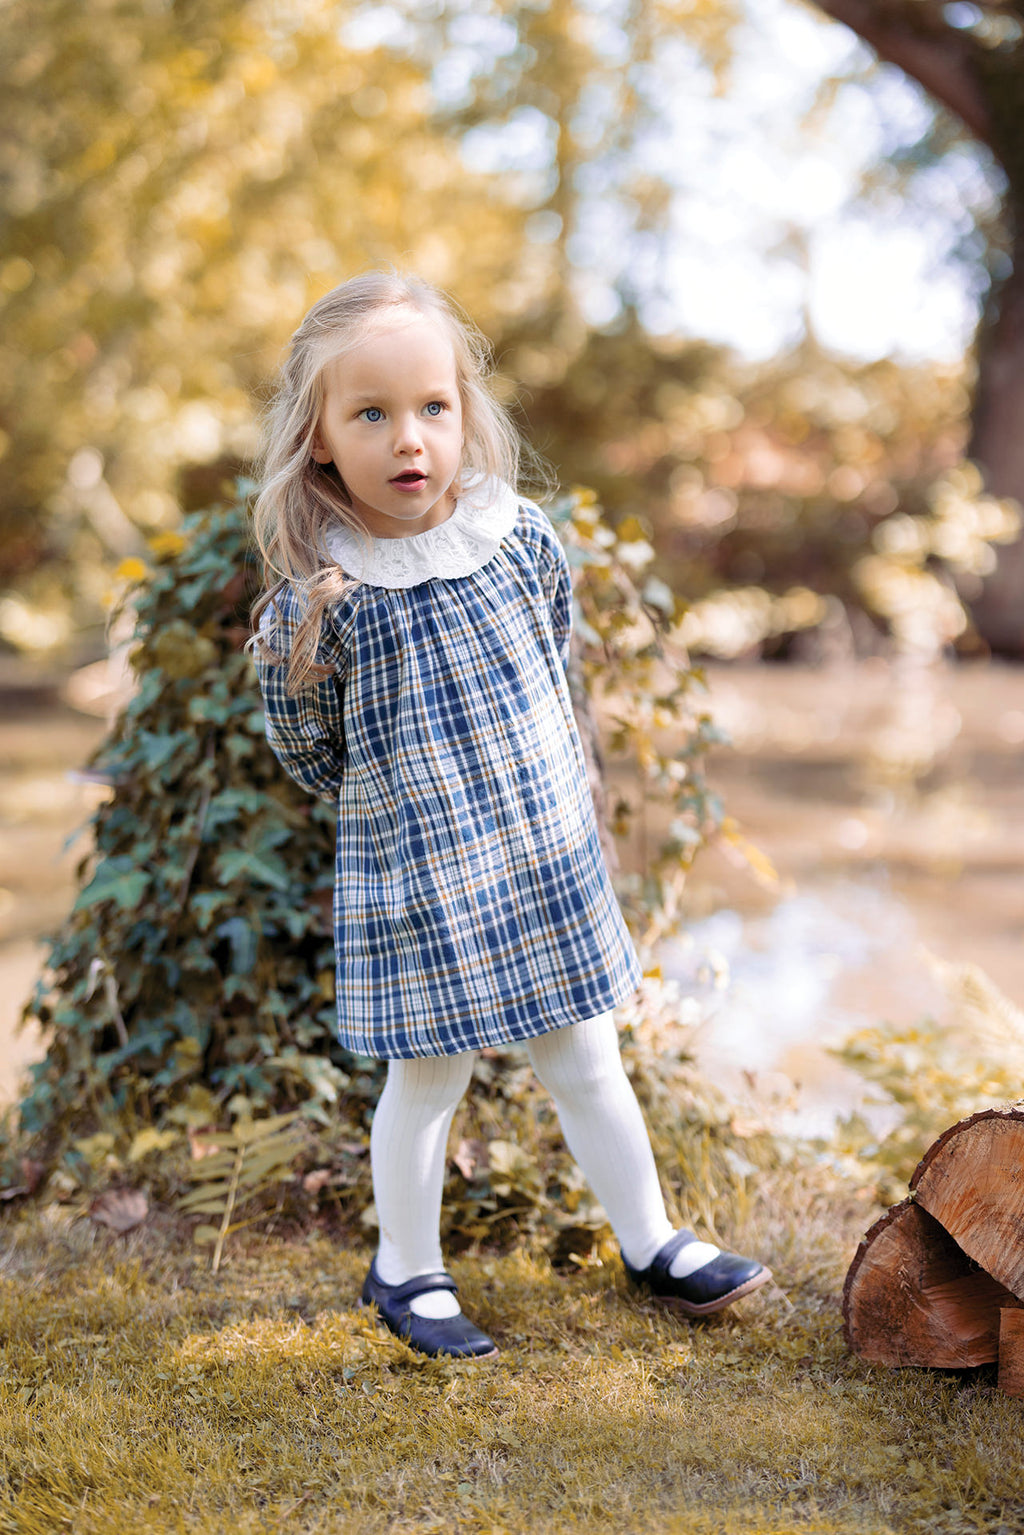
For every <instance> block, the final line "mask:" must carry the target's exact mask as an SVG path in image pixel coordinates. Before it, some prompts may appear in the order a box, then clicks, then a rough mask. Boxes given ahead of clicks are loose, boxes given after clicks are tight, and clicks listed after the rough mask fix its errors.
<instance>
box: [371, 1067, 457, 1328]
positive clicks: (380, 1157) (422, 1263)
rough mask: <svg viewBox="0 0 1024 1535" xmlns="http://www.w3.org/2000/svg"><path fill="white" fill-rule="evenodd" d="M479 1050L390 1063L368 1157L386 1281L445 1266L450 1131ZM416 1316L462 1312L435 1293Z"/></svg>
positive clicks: (419, 1304) (421, 1299)
mask: <svg viewBox="0 0 1024 1535" xmlns="http://www.w3.org/2000/svg"><path fill="white" fill-rule="evenodd" d="M475 1058H476V1056H475V1052H474V1051H472V1050H470V1051H467V1052H465V1053H464V1054H462V1055H442V1056H431V1057H430V1058H429V1059H426V1060H413V1061H390V1062H389V1063H388V1079H387V1082H386V1083H385V1085H384V1091H383V1092H382V1093H381V1096H380V1101H379V1103H378V1104H377V1109H376V1112H375V1113H374V1116H373V1128H372V1130H371V1132H370V1160H371V1163H372V1166H373V1194H374V1201H375V1203H376V1206H377V1220H378V1222H379V1225H380V1247H379V1249H378V1252H377V1260H376V1266H377V1273H378V1275H379V1277H380V1278H381V1279H382V1280H383V1282H384V1283H385V1284H387V1285H399V1284H404V1283H405V1281H406V1280H408V1279H413V1278H415V1277H416V1276H417V1275H419V1274H428V1273H435V1272H437V1271H438V1270H439V1269H443V1268H444V1260H443V1258H442V1256H441V1237H440V1222H441V1197H442V1194H443V1192H444V1168H445V1149H446V1147H447V1144H448V1131H449V1130H450V1129H451V1123H452V1118H453V1117H454V1114H455V1110H456V1108H457V1107H458V1104H459V1101H460V1099H461V1098H462V1095H463V1094H464V1093H465V1091H466V1088H467V1087H468V1086H469V1079H470V1077H471V1076H472V1073H473V1062H474V1060H475ZM411 1309H412V1311H413V1312H414V1313H415V1314H416V1315H417V1316H424V1317H445V1316H457V1315H458V1312H459V1303H458V1300H457V1299H456V1298H455V1296H454V1295H452V1294H451V1293H450V1292H447V1291H440V1290H436V1291H430V1292H427V1293H426V1294H424V1295H422V1296H417V1297H416V1298H415V1300H414V1301H413V1302H412V1303H411Z"/></svg>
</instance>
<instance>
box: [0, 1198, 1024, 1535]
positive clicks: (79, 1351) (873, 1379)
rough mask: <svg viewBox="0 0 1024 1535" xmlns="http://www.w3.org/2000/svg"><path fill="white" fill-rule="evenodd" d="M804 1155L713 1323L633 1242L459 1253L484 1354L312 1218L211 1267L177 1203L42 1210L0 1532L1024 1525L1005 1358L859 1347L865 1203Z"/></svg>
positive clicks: (20, 1334) (5, 1260) (15, 1273)
mask: <svg viewBox="0 0 1024 1535" xmlns="http://www.w3.org/2000/svg"><path fill="white" fill-rule="evenodd" d="M804 1176H805V1175H804V1174H801V1173H799V1172H790V1173H788V1174H786V1178H787V1180H788V1182H786V1183H785V1185H783V1184H781V1183H778V1182H776V1184H775V1185H774V1186H772V1184H771V1182H770V1181H769V1183H768V1184H766V1186H765V1187H764V1188H763V1189H762V1197H761V1198H760V1199H759V1200H758V1201H757V1203H756V1204H752V1206H751V1209H750V1211H749V1213H748V1215H747V1217H746V1220H745V1225H744V1229H743V1230H742V1231H741V1232H739V1233H735V1234H734V1233H730V1235H739V1236H741V1237H742V1238H743V1240H744V1242H745V1243H746V1245H748V1246H749V1245H750V1244H751V1243H755V1244H759V1245H758V1246H757V1250H758V1251H761V1252H764V1253H765V1256H766V1257H767V1258H768V1259H769V1261H771V1262H772V1264H773V1266H774V1267H775V1269H776V1272H777V1274H778V1277H779V1279H780V1282H781V1285H780V1287H779V1288H770V1289H768V1290H766V1291H762V1292H760V1294H758V1295H756V1296H751V1297H749V1298H748V1299H747V1300H746V1301H744V1302H742V1303H740V1305H739V1306H737V1307H736V1308H734V1310H733V1311H731V1312H726V1313H723V1314H721V1315H720V1316H718V1317H716V1318H712V1319H709V1320H708V1321H706V1322H704V1323H698V1324H690V1323H687V1322H685V1321H682V1320H679V1319H677V1318H674V1317H673V1316H672V1315H670V1314H668V1313H666V1312H664V1311H662V1310H660V1309H658V1308H657V1307H655V1306H654V1305H652V1304H651V1303H649V1302H645V1301H644V1300H642V1299H641V1298H639V1297H637V1296H636V1295H635V1294H633V1293H632V1292H631V1291H630V1290H629V1289H628V1287H627V1284H626V1281H625V1279H624V1277H623V1274H622V1269H621V1266H620V1265H619V1264H618V1263H617V1262H612V1261H609V1262H606V1263H591V1264H589V1265H586V1266H584V1267H582V1268H580V1269H578V1270H577V1271H575V1272H561V1271H559V1270H556V1269H555V1268H553V1267H552V1265H551V1263H550V1261H549V1259H548V1257H547V1256H546V1255H544V1254H543V1253H539V1252H538V1251H536V1250H535V1249H534V1250H527V1249H526V1248H523V1249H522V1250H519V1251H513V1252H510V1253H504V1254H496V1255H488V1254H483V1255H480V1256H470V1255H464V1256H462V1257H461V1258H457V1259H455V1260H454V1261H453V1263H452V1268H453V1271H454V1273H455V1275H456V1277H457V1279H458V1280H459V1283H460V1286H461V1290H462V1297H463V1301H464V1304H465V1307H466V1310H467V1311H468V1312H469V1313H470V1314H471V1315H472V1316H473V1317H474V1318H475V1319H476V1320H477V1321H478V1322H479V1323H480V1324H481V1325H482V1326H483V1327H485V1328H486V1329H487V1330H488V1332H490V1333H491V1334H492V1335H493V1336H494V1337H495V1338H496V1339H497V1340H498V1342H499V1343H500V1345H501V1349H502V1352H501V1355H500V1357H499V1359H498V1360H496V1361H493V1362H490V1363H486V1364H482V1365H476V1366H472V1365H455V1364H449V1363H445V1362H440V1361H432V1360H425V1359H423V1358H421V1357H419V1356H417V1355H414V1354H413V1353H411V1352H410V1350H408V1349H407V1348H406V1347H405V1346H404V1345H403V1344H401V1343H399V1342H398V1341H397V1340H396V1339H394V1338H392V1337H391V1336H390V1335H389V1334H387V1333H386V1332H384V1331H382V1330H381V1329H379V1328H378V1327H377V1326H376V1325H375V1324H374V1322H373V1321H372V1319H371V1317H370V1315H369V1314H368V1313H366V1312H361V1311H359V1310H357V1309H356V1301H357V1298H358V1294H359V1287H360V1284H361V1281H362V1277H363V1274H364V1272H365V1269H366V1266H367V1264H368V1262H369V1256H370V1254H369V1250H368V1249H366V1248H364V1247H361V1246H358V1245H353V1244H352V1241H351V1239H350V1238H346V1237H344V1236H337V1235H332V1234H330V1233H329V1232H328V1231H326V1230H325V1229H324V1228H322V1227H321V1228H317V1229H312V1230H308V1231H294V1232H292V1233H291V1234H290V1235H282V1234H280V1233H278V1234H270V1235H266V1234H253V1233H246V1234H245V1237H244V1239H243V1238H242V1237H239V1238H237V1239H236V1243H235V1245H234V1247H233V1248H232V1250H231V1253H230V1257H229V1259H228V1260H227V1261H226V1262H225V1265H224V1267H223V1268H222V1270H221V1271H220V1273H219V1274H217V1275H214V1274H212V1273H211V1271H210V1268H209V1264H208V1259H206V1258H204V1257H203V1255H202V1254H200V1253H198V1252H194V1251H193V1250H192V1248H191V1246H190V1244H189V1242H188V1238H187V1228H186V1227H185V1225H184V1223H183V1222H181V1221H180V1220H178V1219H177V1218H172V1217H171V1216H169V1215H165V1214H162V1213H160V1212H157V1214H156V1215H155V1216H153V1217H151V1219H150V1221H149V1222H148V1223H147V1224H146V1225H145V1226H144V1227H142V1228H140V1229H138V1230H137V1231H134V1232H132V1233H130V1234H128V1235H127V1236H125V1237H114V1236H112V1235H111V1234H110V1233H108V1232H106V1231H105V1230H101V1229H99V1228H97V1227H96V1226H95V1225H93V1224H92V1223H91V1222H89V1221H88V1220H85V1219H81V1218H78V1219H75V1218H73V1217H72V1215H71V1213H70V1212H69V1211H68V1210H66V1209H63V1208H61V1207H59V1206H52V1205H51V1206H50V1207H48V1208H47V1209H44V1210H35V1211H31V1210H26V1211H24V1212H22V1213H21V1214H19V1215H18V1216H16V1217H12V1218H10V1219H9V1220H8V1221H7V1223H6V1225H5V1228H4V1230H3V1237H2V1249H0V1338H2V1379H0V1473H2V1474H0V1530H2V1531H4V1532H11V1535H54V1532H56V1531H65V1530H70V1531H73V1532H74V1535H110V1532H112V1531H130V1532H132V1535H135V1532H140V1535H141V1532H146V1535H150V1532H152V1535H163V1532H167V1535H170V1532H175V1535H177V1532H192V1531H196V1532H203V1535H221V1532H223V1535H255V1532H257V1531H260V1532H262V1531H282V1532H284V1531H288V1532H289V1535H306V1532H309V1535H313V1532H324V1535H326V1532H346V1535H347V1532H358V1535H364V1532H365V1535H376V1532H384V1531H388V1532H392V1531H394V1532H398V1531H417V1532H428V1531H429V1532H434V1531H436V1532H446V1535H447V1532H454V1535H463V1532H465V1535H470V1532H473V1535H514V1532H524V1535H525V1532H527V1531H528V1532H530V1535H547V1532H551V1535H554V1532H562V1531H564V1532H570V1531H572V1532H576V1531H579V1532H586V1535H604V1532H608V1535H613V1532H614V1535H624V1532H628V1535H717V1532H721V1535H789V1532H794V1531H808V1532H815V1535H840V1532H842V1535H845V1532H854V1531H857V1532H865V1531H870V1532H873V1535H883V1532H886V1535H888V1532H895V1531H900V1532H902V1531H921V1532H922V1535H924V1532H927V1535H964V1532H975V1531H978V1532H981V1531H984V1532H986V1535H994V1532H999V1531H1001V1532H1003V1535H1011V1532H1014V1535H1015V1532H1017V1531H1019V1529H1020V1528H1021V1526H1022V1524H1024V1466H1022V1457H1021V1453H1020V1447H1021V1426H1022V1411H1024V1409H1022V1406H1021V1404H1020V1403H1019V1402H1016V1401H1013V1400H1011V1399H1009V1398H1007V1397H1005V1396H1002V1395H1000V1394H999V1392H998V1391H997V1390H996V1386H995V1375H994V1370H992V1371H989V1370H985V1371H979V1372H973V1373H963V1374H956V1373H950V1372H926V1371H917V1370H906V1371H893V1372H887V1371H880V1370H873V1369H870V1368H868V1367H867V1366H865V1365H864V1364H862V1363H861V1362H860V1361H859V1360H856V1359H854V1358H852V1357H851V1356H850V1355H849V1354H848V1353H847V1352H846V1350H845V1348H844V1345H843V1341H842V1335H841V1327H840V1313H839V1300H838V1294H839V1288H840V1283H841V1278H842V1273H843V1271H844V1268H845V1265H846V1262H847V1261H848V1258H849V1255H850V1252H851V1251H852V1247H851V1243H852V1242H853V1241H854V1240H855V1238H856V1234H857V1229H858V1225H859V1223H860V1220H861V1216H862V1215H863V1210H861V1211H859V1212H858V1211H857V1209H856V1206H855V1205H854V1204H851V1203H850V1202H849V1201H847V1202H846V1203H845V1204H844V1202H843V1200H842V1198H840V1197H838V1196H837V1198H836V1200H835V1202H834V1203H833V1205H832V1206H831V1208H830V1207H829V1203H828V1201H827V1200H826V1199H825V1198H824V1188H823V1186H822V1185H821V1181H820V1177H819V1178H818V1181H817V1183H815V1181H814V1178H813V1177H811V1176H810V1175H807V1179H808V1181H806V1182H805V1183H804V1184H803V1185H801V1184H800V1179H801V1178H802V1177H804ZM787 1209H789V1210H792V1211H796V1212H798V1213H797V1214H795V1215H792V1216H788V1217H787V1216H786V1214H785V1211H786V1210H787ZM870 1213H871V1212H868V1214H869V1215H870Z"/></svg>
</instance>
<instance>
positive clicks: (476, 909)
mask: <svg viewBox="0 0 1024 1535" xmlns="http://www.w3.org/2000/svg"><path fill="white" fill-rule="evenodd" d="M486 364H487V352H486V347H485V344H484V343H483V341H482V338H480V337H479V336H478V335H477V334H476V333H475V332H474V331H473V329H472V328H471V327H470V326H469V325H468V324H467V323H466V322H465V321H464V320H463V319H462V318H461V317H460V316H459V315H458V314H457V312H456V310H455V309H454V307H453V306H452V305H451V304H450V302H449V301H448V300H447V299H446V298H445V297H444V296H443V295H442V294H440V293H439V292H437V291H436V290H435V289H433V288H430V287H428V286H427V285H425V284H424V283H422V282H420V281H418V280H416V279H413V278H402V277H399V276H396V275H390V274H386V273H380V272H371V273H368V274H366V275H365V276H362V277H358V278H355V279H353V280H352V281H351V282H347V283H343V284H342V285H341V286H340V287H339V288H336V289H334V291H333V292H331V293H328V294H327V295H326V296H325V297H324V298H322V299H321V300H320V301H319V302H318V303H317V304H315V305H314V306H313V308H312V309H311V310H310V311H309V313H308V315H307V316H306V318H305V320H304V321H303V323H302V325H301V326H300V327H299V329H298V330H297V331H296V333H295V335H294V337H293V338H292V346H291V352H290V356H289V359H288V362H287V364H286V366H285V368H284V370H283V375H282V379H281V382H280V387H279V389H278V392H277V396H276V400H275V403H274V406H273V408H272V412H271V416H270V422H269V431H268V436H267V444H266V450H265V455H264V466H263V467H264V474H263V486H262V492H261V494H260V497H259V499H258V502H257V507H256V528H257V534H258V537H259V541H260V545H261V548H262V550H263V554H264V557H265V561H266V568H267V573H268V585H269V583H270V582H271V581H274V582H275V583H276V584H274V585H272V586H270V589H269V590H268V591H267V592H266V593H265V595H264V596H263V597H262V598H261V599H260V601H259V603H258V604H257V606H256V610H255V616H256V618H257V620H258V622H259V638H258V640H257V642H256V653H257V665H258V669H259V675H260V683H261V686H262V689H263V695H264V701H265V706H266V721H267V738H268V740H269V742H270V745H271V747H272V749H273V750H274V752H275V754H276V755H277V757H278V759H279V760H280V762H281V763H282V765H283V766H284V767H285V769H286V770H287V771H288V772H289V773H290V774H291V775H292V777H293V778H295V779H296V780H297V781H298V782H299V783H300V784H302V785H303V786H304V787H305V788H307V789H308V790H309V791H310V792H311V793H313V794H317V795H319V796H321V797H322V798H323V799H326V800H329V801H330V802H331V803H332V804H335V803H336V804H337V807H338V837H337V859H336V885H335V908H334V909H335V941H336V949H337V996H338V1029H339V1035H340V1038H341V1042H342V1044H344V1045H346V1046H347V1047H348V1048H349V1049H350V1050H353V1051H355V1052H357V1053H359V1054H362V1055H369V1056H374V1057H376V1058H378V1059H383V1060H387V1062H388V1075H387V1082H386V1085H385V1087H384V1091H383V1093H382V1094H381V1098H380V1102H379V1104H378V1106H377V1110H376V1113H375V1115H374V1120H373V1129H372V1133H371V1140H370V1151H371V1160H372V1167H373V1187H374V1196H375V1200H376V1207H377V1215H378V1220H379V1227H380V1246H379V1250H378V1252H377V1255H376V1257H375V1258H374V1261H373V1263H372V1265H371V1267H370V1271H369V1274H368V1276H367V1279H366V1283H365V1285H364V1287H363V1301H364V1303H367V1304H369V1303H371V1302H372V1303H374V1304H375V1305H376V1307H377V1311H378V1315H379V1317H380V1319H381V1321H383V1322H384V1323H385V1324H386V1325H387V1326H388V1327H389V1328H390V1329H391V1330H392V1332H394V1333H396V1334H398V1335H399V1336H401V1337H403V1338H405V1339H406V1340H407V1341H408V1342H409V1344H411V1346H412V1347H413V1348H414V1349H418V1350H420V1351H421V1352H422V1353H425V1354H439V1353H445V1354H450V1355H456V1356H460V1357H465V1358H484V1357H487V1356H490V1355H493V1354H495V1353H496V1352H497V1349H496V1347H495V1344H494V1343H493V1342H492V1340H491V1339H490V1338H489V1337H487V1335H486V1334H485V1333H483V1332H482V1331H481V1330H480V1329H479V1328H478V1327H476V1326H474V1325H473V1323H472V1322H471V1321H470V1320H469V1319H468V1318H467V1317H466V1316H465V1315H464V1314H463V1313H462V1311H461V1309H460V1306H459V1303H458V1300H457V1298H456V1286H455V1284H454V1282H453V1280H452V1279H451V1278H450V1276H449V1275H448V1274H446V1273H445V1272H444V1265H443V1260H442V1257H441V1247H440V1237H439V1223H440V1211H441V1198H442V1190H443V1184H444V1170H445V1146H446V1141H447V1137H448V1131H449V1127H450V1125H451V1122H452V1117H453V1115H454V1113H455V1109H456V1107H457V1105H458V1103H459V1100H460V1099H461V1097H462V1095H463V1093H464V1092H465V1090H466V1088H467V1086H468V1084H469V1080H470V1076H471V1073H472V1070H473V1062H474V1059H475V1054H476V1052H477V1051H478V1050H479V1049H480V1047H481V1046H484V1045H506V1044H510V1043H512V1042H521V1043H522V1044H523V1045H524V1046H525V1048H526V1052H527V1055H528V1057H529V1060H530V1063H531V1065H532V1067H533V1069H534V1071H535V1072H536V1074H537V1076H538V1077H539V1079H540V1081H541V1082H542V1083H543V1085H544V1086H545V1087H546V1089H547V1090H548V1091H549V1092H550V1094H551V1096H552V1098H553V1099H554V1102H555V1105H556V1107H557V1110H558V1115H559V1119H560V1122H561V1125H562V1129H563V1132H564V1134H565V1138H566V1141H567V1143H568V1145H569V1148H570V1150H571V1151H572V1153H573V1155H574V1156H575V1157H576V1159H577V1160H578V1162H579V1164H580V1166H581V1167H582V1169H583V1171H584V1173H585V1175H586V1177H587V1179H588V1180H589V1182H590V1184H591V1187H592V1188H593V1191H594V1193H595V1194H596V1196H597V1198H598V1199H599V1200H600V1201H601V1204H602V1205H603V1206H604V1208H605V1210H606V1212H607V1214H608V1218H609V1220H610V1221H611V1224H612V1226H613V1228H614V1230H615V1233H616V1236H617V1238H618V1240H619V1243H620V1245H621V1249H622V1253H623V1258H624V1261H625V1265H626V1271H627V1273H628V1275H629V1277H630V1278H631V1279H632V1280H633V1281H635V1282H636V1283H642V1284H645V1285H646V1286H648V1287H649V1289H650V1290H651V1292H653V1294H654V1295H655V1296H658V1297H660V1298H662V1299H664V1300H666V1301H669V1302H671V1303H673V1304H675V1305H676V1306H678V1307H679V1308H680V1309H682V1310H683V1311H685V1312H687V1313H688V1314H690V1315H696V1316H699V1315H703V1314H704V1313H706V1312H712V1311H718V1310H719V1309H721V1307H723V1306H727V1305H729V1304H730V1302H732V1301H734V1300H736V1299H737V1298H738V1297H739V1296H741V1295H746V1294H748V1293H749V1292H750V1291H752V1290H755V1289H757V1288H758V1287H759V1286H760V1285H763V1284H765V1283H766V1282H767V1280H768V1279H769V1278H770V1277H771V1276H770V1274H769V1271H768V1270H767V1269H766V1268H764V1267H763V1266H762V1265H761V1264H760V1263H757V1262H755V1261H752V1260H749V1259H746V1258H741V1257H738V1256H737V1255H736V1254H733V1253H726V1252H721V1251H719V1249H718V1248H717V1247H714V1246H712V1245H711V1244H710V1243H708V1242H701V1241H698V1240H697V1238H696V1237H695V1236H694V1234H693V1233H692V1232H689V1231H676V1232H674V1231H673V1229H672V1226H671V1224H670V1222H669V1220H668V1218H667V1216H666V1213H665V1207H664V1203H663V1201H662V1196H661V1191H660V1188H659V1184H658V1176H657V1172H656V1169H655V1165H654V1159H653V1156H652V1153H651V1149H650V1144H649V1141H648V1137H647V1131H646V1128H645V1126H644V1123H643V1119H642V1116H641V1112H640V1108H639V1105H638V1104H637V1101H636V1098H635V1096H634V1094H633V1090H632V1088H631V1087H630V1084H629V1081H628V1078H627V1077H626V1075H625V1072H624V1070H623V1067H622V1063H621V1060H620V1057H619V1050H618V1040H617V1035H616V1029H615V1024H614V1022H613V1019H612V1012H611V1009H612V1008H614V1007H615V1006H616V1004H617V1003H620V1002H622V1001H623V1000H624V999H625V998H627V997H628V996H630V995H631V994H632V992H633V991H634V990H635V988H636V986H637V984H638V981H639V979H640V972H639V967H638V965H637V960H636V955H635V953H634V951H633V948H632V945H631V943H630V939H629V936H628V934H627V932H626V929H625V926H624V924H623V921H622V917H621V914H620V912H619V909H618V906H617V905H616V901H615V897H614V895H613V893H612V889H611V885H610V883H609V879H608V875H607V872H606V870H605V866H604V863H603V860H602V856H601V850H600V846H599V843H598V835H597V829H596V825H595V821H594V812H593V806H592V803H591V798H590V792H589V788H588V784H587V779H586V775H585V771H584V766H583V760H582V756H581V750H580V744H579V739H578V736H577V732H576V726H575V723H574V719H573V713H572V706H571V703H570V699H569V690H568V687H567V684H566V677H565V670H564V668H565V665H566V662H567V659H568V653H569V627H570V619H571V589H570V583H569V569H568V565H567V562H566V558H565V555H564V552H563V550H562V547H561V545H560V543H559V541H558V539H557V538H556V536H555V534H554V532H553V531H552V528H551V526H550V523H549V522H548V520H547V518H546V517H545V516H544V514H543V512H541V511H540V509H539V508H538V507H537V506H535V505H534V504H533V503H532V502H530V501H527V500H525V499H523V497H521V496H519V495H517V494H516V490H515V486H516V483H517V467H518V448H519V444H518V440H517V437H516V433H515V430H514V428H513V427H512V425H511V423H510V421H509V420H508V418H507V417H506V415H505V414H504V413H503V411H502V409H501V408H500V406H499V405H498V403H497V401H496V400H495V398H494V396H493V395H492V393H491V392H490V390H489V388H488V384H487V371H486Z"/></svg>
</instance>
